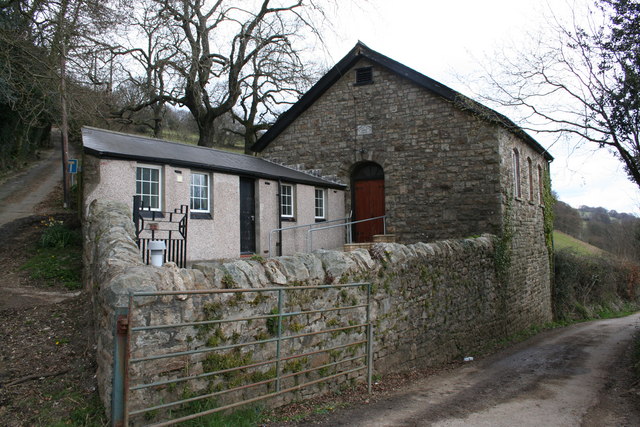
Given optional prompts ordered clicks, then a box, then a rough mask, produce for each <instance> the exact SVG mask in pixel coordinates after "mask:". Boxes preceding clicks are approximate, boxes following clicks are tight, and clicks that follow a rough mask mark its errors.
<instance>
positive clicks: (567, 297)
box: [553, 249, 639, 321]
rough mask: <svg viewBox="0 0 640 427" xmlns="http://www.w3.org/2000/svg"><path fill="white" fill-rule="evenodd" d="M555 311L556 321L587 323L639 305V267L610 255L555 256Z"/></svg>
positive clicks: (562, 252)
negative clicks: (597, 316)
mask: <svg viewBox="0 0 640 427" xmlns="http://www.w3.org/2000/svg"><path fill="white" fill-rule="evenodd" d="M554 264H555V286H554V292H553V308H554V315H555V317H556V320H559V321H563V320H583V319H587V318H590V317H593V315H594V313H596V314H597V313H606V312H608V311H610V310H613V311H617V310H619V309H620V307H621V306H623V305H625V304H627V305H628V304H632V305H633V306H637V305H638V300H637V299H636V291H635V288H636V286H637V284H638V278H639V274H638V266H636V265H634V264H631V263H628V262H621V261H618V260H615V259H613V258H612V257H610V256H607V255H588V256H586V255H584V254H578V253H576V252H574V251H571V250H569V249H563V250H559V251H557V252H556V253H555V263H554Z"/></svg>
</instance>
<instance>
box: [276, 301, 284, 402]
mask: <svg viewBox="0 0 640 427" xmlns="http://www.w3.org/2000/svg"><path fill="white" fill-rule="evenodd" d="M283 306H284V304H283V302H282V289H278V340H277V341H276V392H279V391H280V387H281V386H282V385H281V384H280V368H281V367H280V355H281V348H280V343H281V341H282V309H283Z"/></svg>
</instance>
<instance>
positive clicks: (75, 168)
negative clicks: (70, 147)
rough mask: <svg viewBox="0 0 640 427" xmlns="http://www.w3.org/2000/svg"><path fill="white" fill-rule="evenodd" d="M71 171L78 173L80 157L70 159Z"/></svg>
mask: <svg viewBox="0 0 640 427" xmlns="http://www.w3.org/2000/svg"><path fill="white" fill-rule="evenodd" d="M68 165H69V173H78V159H69V163H68Z"/></svg>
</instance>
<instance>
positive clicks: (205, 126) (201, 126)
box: [198, 120, 216, 148]
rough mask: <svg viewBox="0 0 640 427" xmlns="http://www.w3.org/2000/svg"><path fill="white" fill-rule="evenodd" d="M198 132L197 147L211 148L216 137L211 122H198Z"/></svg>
mask: <svg viewBox="0 0 640 427" xmlns="http://www.w3.org/2000/svg"><path fill="white" fill-rule="evenodd" d="M198 131H199V133H200V135H199V137H198V145H199V146H200V147H209V148H211V147H213V144H214V142H215V135H216V128H215V125H214V123H213V120H208V121H204V123H203V122H200V121H198Z"/></svg>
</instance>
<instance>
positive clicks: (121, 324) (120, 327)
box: [116, 315, 129, 335]
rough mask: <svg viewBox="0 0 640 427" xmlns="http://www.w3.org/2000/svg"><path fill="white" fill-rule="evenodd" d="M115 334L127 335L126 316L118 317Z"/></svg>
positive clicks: (127, 321)
mask: <svg viewBox="0 0 640 427" xmlns="http://www.w3.org/2000/svg"><path fill="white" fill-rule="evenodd" d="M116 332H117V333H118V335H127V333H128V332H129V318H128V317H127V316H125V315H120V316H118V321H117V324H116Z"/></svg>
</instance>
